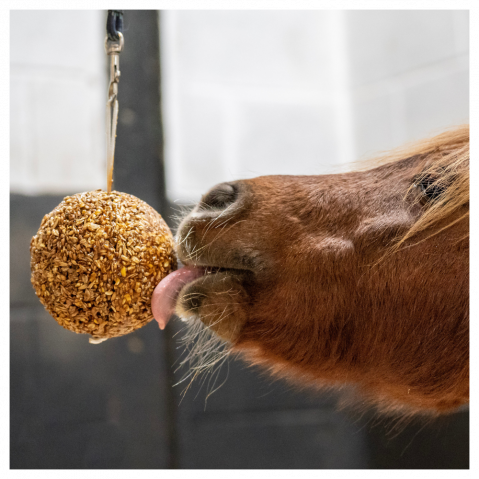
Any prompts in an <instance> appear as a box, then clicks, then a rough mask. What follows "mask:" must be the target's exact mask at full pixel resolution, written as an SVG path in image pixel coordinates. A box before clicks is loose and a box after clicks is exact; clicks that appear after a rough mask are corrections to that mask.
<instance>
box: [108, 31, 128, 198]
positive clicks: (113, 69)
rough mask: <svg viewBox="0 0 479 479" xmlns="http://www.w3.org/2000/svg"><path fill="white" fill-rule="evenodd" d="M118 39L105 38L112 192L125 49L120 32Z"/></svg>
mask: <svg viewBox="0 0 479 479" xmlns="http://www.w3.org/2000/svg"><path fill="white" fill-rule="evenodd" d="M118 36H119V39H118V41H111V40H110V39H109V38H108V36H107V37H106V38H105V51H106V54H107V55H109V56H110V85H109V87H108V101H107V103H106V141H107V143H106V145H107V183H108V184H107V191H108V193H110V192H111V184H112V181H113V162H114V159H115V142H116V126H117V123H118V82H119V81H120V53H121V51H122V50H123V44H124V40H123V35H122V34H121V32H118Z"/></svg>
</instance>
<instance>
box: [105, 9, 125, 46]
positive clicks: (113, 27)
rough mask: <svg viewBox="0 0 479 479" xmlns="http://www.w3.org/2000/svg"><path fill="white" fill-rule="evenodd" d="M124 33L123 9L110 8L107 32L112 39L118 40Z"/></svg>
mask: <svg viewBox="0 0 479 479" xmlns="http://www.w3.org/2000/svg"><path fill="white" fill-rule="evenodd" d="M118 33H123V10H108V16H107V19H106V34H107V36H108V39H109V40H111V41H115V40H116V41H118V40H119V39H120V36H119V35H118Z"/></svg>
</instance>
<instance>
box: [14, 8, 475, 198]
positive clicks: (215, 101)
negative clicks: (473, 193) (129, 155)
mask: <svg viewBox="0 0 479 479" xmlns="http://www.w3.org/2000/svg"><path fill="white" fill-rule="evenodd" d="M160 18H161V30H160V34H161V43H160V46H161V61H162V65H161V66H162V81H163V85H162V98H163V103H162V109H163V122H164V130H165V164H166V181H167V194H168V198H169V199H170V200H171V201H178V202H180V203H181V202H189V201H196V200H198V199H199V197H200V195H201V194H202V193H203V192H205V190H207V189H208V188H209V187H211V186H213V185H214V184H215V183H218V182H221V181H226V180H231V179H237V178H244V177H253V176H258V175H264V174H318V173H323V172H327V171H334V169H335V168H337V166H338V165H339V164H344V163H348V162H351V161H356V160H358V159H360V158H362V157H365V156H367V155H370V154H372V153H374V152H377V151H378V150H383V149H388V148H392V147H394V146H397V145H400V144H402V143H404V142H406V141H409V140H412V139H416V138H420V137H422V136H425V135H428V134H431V133H434V132H436V131H437V130H439V129H441V128H443V127H447V126H450V125H454V124H457V123H460V122H464V121H468V105H469V94H468V89H469V88H468V78H469V69H468V50H469V45H468V37H469V28H468V24H469V19H468V12H467V11H447V10H442V11H431V10H429V11H407V10H404V11H365V10H363V11H164V12H162V13H161V16H160ZM104 21H105V13H104V12H103V11H14V12H12V13H11V190H12V191H13V192H15V193H23V194H45V193H47V194H49V193H58V194H64V193H73V192H77V191H82V190H87V189H95V188H100V187H104V184H105V173H104V168H105V125H104V123H105V121H104V118H105V100H106V88H107V78H106V55H105V53H104V50H103V39H104V28H105V27H104ZM72 25H81V35H80V34H79V35H78V36H76V37H75V36H74V37H72V36H71V29H72ZM39 26H41V31H42V34H41V35H35V36H34V37H32V32H34V31H37V30H38V28H39ZM124 81H125V80H124ZM120 100H121V83H120ZM120 113H121V103H120Z"/></svg>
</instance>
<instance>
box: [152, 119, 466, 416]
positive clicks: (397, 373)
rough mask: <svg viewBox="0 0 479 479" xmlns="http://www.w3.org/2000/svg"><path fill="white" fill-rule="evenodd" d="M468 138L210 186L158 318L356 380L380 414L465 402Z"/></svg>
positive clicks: (321, 373) (329, 376)
mask: <svg viewBox="0 0 479 479" xmlns="http://www.w3.org/2000/svg"><path fill="white" fill-rule="evenodd" d="M468 138H469V136H468V128H467V127H462V128H459V129H456V130H454V131H452V132H447V133H445V134H443V135H440V136H438V137H435V138H432V139H429V140H427V141H424V142H422V143H419V144H418V145H415V146H413V147H411V148H409V150H404V149H403V150H401V151H399V152H396V153H394V154H393V155H392V156H390V157H388V158H383V159H382V161H380V164H379V165H377V164H376V165H374V167H372V168H369V169H366V170H364V169H362V170H357V171H350V172H347V173H339V174H332V175H321V176H264V177H259V178H254V179H248V180H240V181H233V182H227V183H222V184H220V185H217V186H215V187H214V188H212V189H211V190H210V191H209V192H207V193H206V194H205V195H204V196H203V197H202V199H201V201H200V202H199V203H198V205H197V206H196V207H195V208H194V209H193V210H192V211H191V212H190V213H189V214H188V216H186V217H185V218H184V219H183V221H182V222H181V224H180V226H179V228H178V234H177V253H178V257H179V259H180V260H181V262H182V263H183V265H184V267H183V268H181V269H180V270H178V271H177V272H175V273H173V274H172V275H170V277H169V278H167V279H166V280H164V281H163V282H162V283H160V285H159V286H158V288H157V291H155V295H156V296H155V295H154V297H153V305H154V313H155V317H156V319H157V320H158V321H159V322H160V326H162V327H164V325H165V324H166V322H167V320H168V317H169V315H170V313H171V312H172V310H173V308H174V309H175V311H176V314H177V315H178V316H180V317H181V318H182V319H183V320H185V321H186V322H187V324H189V325H190V326H191V327H195V328H201V329H202V330H205V331H208V332H211V333H213V334H214V336H215V337H217V338H220V339H221V341H223V342H224V343H226V344H227V345H228V346H227V350H228V351H229V352H239V353H241V355H242V356H243V357H244V358H245V359H246V360H247V361H249V362H251V363H254V364H261V365H263V366H265V367H267V368H268V369H269V370H270V371H271V372H272V373H273V374H275V375H279V376H283V377H287V378H289V379H291V380H292V381H295V382H298V383H303V384H311V385H318V386H342V385H344V384H351V385H355V386H356V387H357V388H359V389H360V390H361V391H362V393H363V395H364V397H365V398H367V399H369V400H371V401H372V402H374V403H375V404H376V405H378V406H380V407H381V408H382V409H383V410H389V411H397V410H401V411H409V412H430V413H440V412H444V411H450V410H453V409H454V408H457V407H458V406H460V405H462V404H464V403H466V402H467V401H468V391H469V366H468V360H469V356H468V350H469V336H468V335H469V329H468V289H469V280H468V250H469V243H468V216H467V215H468V160H469V150H468V148H469V146H468V145H469V139H468ZM160 300H161V301H162V303H163V306H162V307H161V308H163V309H161V308H160V309H159V306H157V305H158V304H159V301H160ZM165 305H166V306H165Z"/></svg>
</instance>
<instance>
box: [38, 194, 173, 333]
mask: <svg viewBox="0 0 479 479" xmlns="http://www.w3.org/2000/svg"><path fill="white" fill-rule="evenodd" d="M30 253H31V263H30V264H31V271H32V276H31V281H32V284H33V287H34V288H35V292H36V295H37V296H38V297H39V298H40V301H41V302H42V304H43V305H44V306H45V308H46V309H47V311H48V312H49V313H50V314H51V315H52V316H53V317H54V318H55V320H56V321H57V322H58V324H60V325H61V326H63V327H64V328H66V329H69V330H70V331H74V332H75V333H83V334H89V335H91V338H90V342H101V341H102V340H105V339H108V338H112V337H115V336H122V335H124V334H128V333H130V332H132V331H134V330H136V329H138V328H141V327H142V326H144V325H145V324H147V323H148V322H149V321H151V320H152V319H153V315H152V313H151V296H152V293H153V290H154V289H155V286H156V285H157V284H158V283H159V282H160V281H161V279H163V278H164V277H165V276H166V275H167V274H168V273H170V272H171V271H172V270H174V269H176V265H177V263H176V257H175V253H174V241H173V236H172V234H171V232H170V230H169V228H168V226H167V224H166V223H165V222H164V220H163V219H162V217H161V216H160V214H158V213H157V212H156V211H155V210H154V209H153V208H152V207H151V206H149V205H147V204H146V203H145V202H144V201H141V200H140V199H138V198H136V197H135V196H132V195H129V194H126V193H119V192H117V191H112V192H111V193H107V192H105V191H102V190H97V191H90V192H87V193H79V194H77V195H74V196H67V197H66V198H64V199H63V201H62V202H61V203H60V204H59V205H58V206H57V207H56V208H55V209H54V210H53V211H52V212H51V213H49V214H47V215H45V216H44V218H43V220H42V223H41V225H40V229H39V230H38V233H37V234H36V235H35V236H34V237H33V238H32V240H31V243H30Z"/></svg>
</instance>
